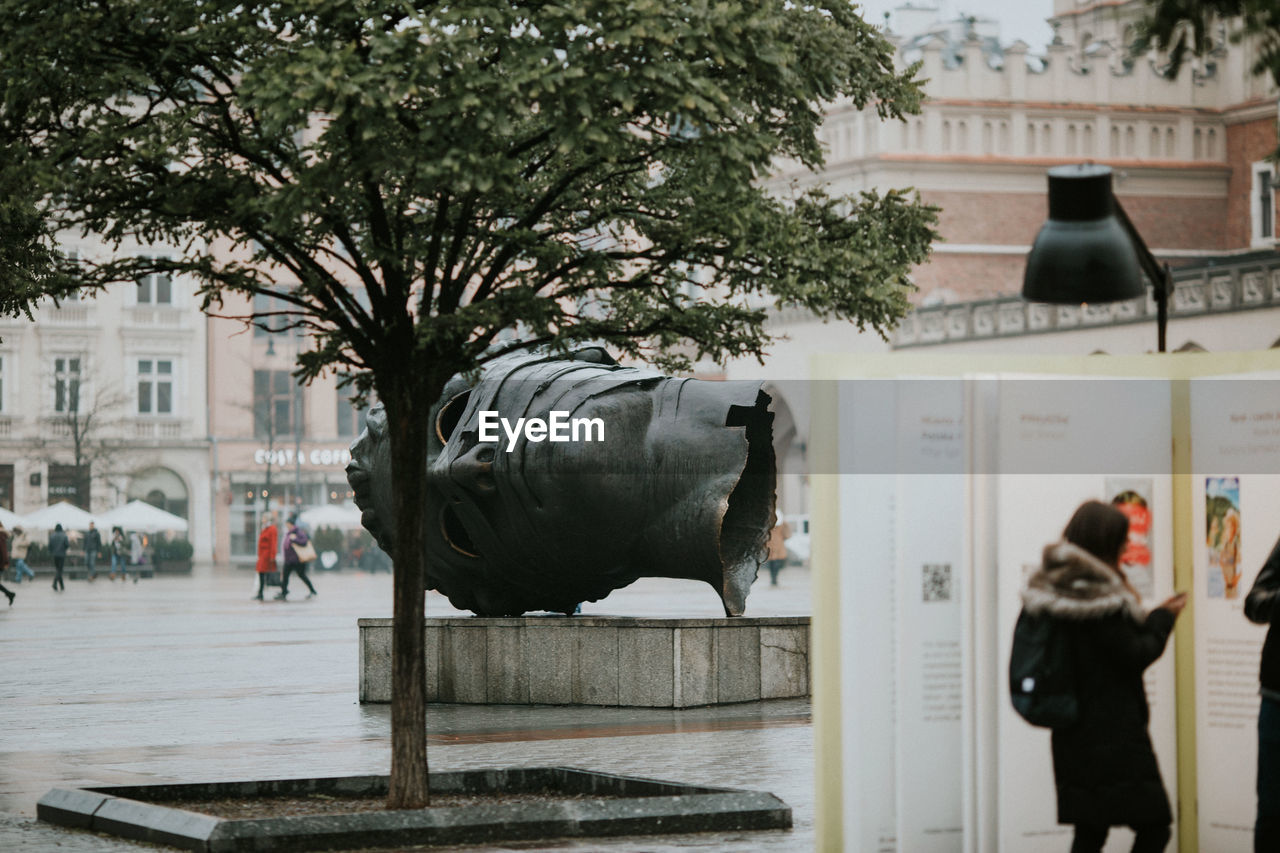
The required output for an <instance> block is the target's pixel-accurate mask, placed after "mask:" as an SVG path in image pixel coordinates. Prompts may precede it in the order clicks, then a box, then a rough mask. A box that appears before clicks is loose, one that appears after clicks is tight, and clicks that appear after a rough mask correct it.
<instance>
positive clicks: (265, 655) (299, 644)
mask: <svg viewBox="0 0 1280 853" xmlns="http://www.w3.org/2000/svg"><path fill="white" fill-rule="evenodd" d="M317 575H318V577H316V579H315V580H316V586H317V589H318V590H319V593H320V594H319V595H318V596H317V597H316V598H313V599H310V600H306V599H301V600H299V601H287V602H269V603H268V602H263V603H259V602H256V601H250V600H249V598H250V596H251V595H252V594H253V591H254V583H255V579H254V578H253V577H252V573H251V572H245V571H237V570H234V569H231V568H229V567H216V568H205V569H197V571H196V572H195V573H194V574H193V575H192V576H190V577H181V578H158V579H154V580H149V581H143V582H142V583H139V584H137V585H134V584H128V585H125V584H104V583H102V582H101V580H99V582H97V583H95V584H93V585H90V584H87V583H84V582H76V581H71V582H68V584H67V591H66V592H64V593H54V592H53V591H52V590H51V589H50V588H49V587H48V585H47V584H45V583H37V584H31V583H27V584H22V585H20V586H18V587H16V590H17V592H18V598H17V600H16V601H15V603H14V606H13V607H12V608H5V609H4V610H3V611H0V659H3V660H4V661H5V662H6V663H5V671H6V673H7V674H8V677H7V678H5V679H3V683H2V684H0V849H5V850H7V849H32V850H40V849H46V848H47V847H53V846H55V845H56V846H57V847H58V849H59V850H62V851H70V853H74V852H75V851H78V850H86V851H89V850H94V851H116V850H142V849H155V848H153V847H144V846H141V845H133V844H129V843H127V842H119V841H115V840H113V839H106V838H102V837H99V836H95V835H91V834H88V833H78V832H74V831H69V830H61V829H54V828H51V827H46V826H43V825H38V824H36V823H35V822H34V821H33V820H32V819H31V818H32V817H33V816H34V814H35V803H36V800H38V799H39V797H40V796H42V795H43V794H44V793H45V792H46V791H47V790H49V789H50V788H52V787H55V786H58V785H64V786H65V785H93V784H99V785H101V784H127V783H147V782H164V781H178V780H183V781H226V780H234V779H241V778H264V777H271V776H275V777H287V776H310V775H314V776H336V775H349V774H361V773H385V772H386V770H387V767H388V766H389V762H390V755H389V744H388V735H389V731H390V723H389V714H388V711H387V708H386V706H361V705H360V704H359V703H358V702H357V700H356V691H357V669H356V667H357V663H358V651H357V646H356V636H357V634H356V619H357V618H359V617H377V616H389V615H390V611H391V579H390V577H389V576H388V575H385V574H380V575H369V574H363V573H348V572H338V573H317ZM719 608H720V605H719V600H718V598H717V597H716V595H715V593H714V592H713V591H712V590H711V589H710V588H709V587H706V586H705V585H703V584H700V583H696V582H685V581H670V580H660V579H646V580H644V581H641V582H638V583H637V584H634V585H632V586H631V587H628V588H626V589H623V590H618V591H616V592H615V593H613V594H612V595H611V596H610V597H609V598H608V599H606V600H605V601H603V602H596V603H591V604H587V605H586V606H584V608H583V611H584V613H588V614H607V613H621V614H626V615H633V616H686V617H690V616H717V615H721V613H720V609H719ZM427 610H428V614H429V615H433V616H438V615H450V614H451V613H455V612H456V611H453V609H452V608H451V607H449V605H448V602H447V601H445V600H444V599H443V598H440V597H439V596H436V595H434V594H433V595H431V596H430V597H429V600H428V605H427ZM809 610H810V601H809V584H808V573H807V572H806V571H803V570H799V569H788V570H786V571H784V573H783V575H782V578H781V585H780V586H779V587H770V586H769V585H768V580H767V578H766V579H765V580H764V581H763V582H760V581H757V583H756V586H755V588H754V589H753V591H752V597H751V598H750V599H749V602H748V611H747V613H748V615H801V614H806V613H808V612H809ZM428 728H429V730H430V736H429V744H430V750H431V752H430V760H431V762H432V769H433V770H444V769H465V768H474V767H490V766H503V765H508V766H509V765H526V766H530V765H538V764H558V765H571V766H584V767H590V768H591V769H596V770H604V771H608V772H617V773H628V774H634V775H646V776H657V777H666V778H672V779H676V780H679V781H684V782H690V783H701V784H714V785H729V786H735V787H750V788H763V789H766V790H770V791H772V792H773V793H775V794H777V795H778V796H780V797H782V798H783V799H784V800H785V801H786V802H788V803H789V804H790V805H791V806H792V807H793V812H794V817H795V821H796V828H795V829H794V830H791V831H789V832H769V833H758V834H756V833H753V834H751V835H749V836H733V835H730V834H710V835H705V834H704V835H696V836H682V837H674V836H673V837H666V838H661V839H646V840H645V841H644V842H643V843H642V846H643V849H645V850H666V849H673V850H674V849H689V848H690V847H692V848H696V849H708V850H711V849H744V848H748V847H749V848H751V849H768V850H792V849H811V848H812V846H813V827H812V820H813V814H812V810H813V799H814V797H813V781H812V780H813V763H814V762H813V755H812V732H811V728H810V725H809V706H808V703H807V702H805V701H801V700H784V701H775V702H766V703H748V704H744V705H735V706H725V707H720V708H695V709H686V710H681V711H672V710H664V709H618V708H556V707H545V706H542V707H525V706H519V707H516V706H465V705H433V706H431V708H430V709H429V712H428ZM636 844H637V841H636V840H635V839H631V840H630V842H628V840H627V839H617V840H609V841H601V840H595V841H593V842H591V843H586V842H580V843H578V842H557V843H555V844H550V845H534V846H533V847H530V846H529V845H527V844H521V845H519V849H619V850H627V849H636ZM18 845H21V848H19V846H18ZM469 849H476V848H469ZM493 849H514V848H493Z"/></svg>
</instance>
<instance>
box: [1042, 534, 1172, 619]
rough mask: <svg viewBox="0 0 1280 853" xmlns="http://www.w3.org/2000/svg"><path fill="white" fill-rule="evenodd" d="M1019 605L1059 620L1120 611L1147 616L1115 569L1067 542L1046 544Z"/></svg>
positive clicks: (1098, 617)
mask: <svg viewBox="0 0 1280 853" xmlns="http://www.w3.org/2000/svg"><path fill="white" fill-rule="evenodd" d="M1022 605H1023V607H1024V608H1026V610H1027V612H1028V613H1030V614H1033V615H1039V614H1042V613H1047V614H1048V615H1050V616H1055V617H1057V618H1060V619H1077V620H1084V619H1101V618H1103V617H1105V616H1110V615H1112V614H1113V613H1118V612H1120V611H1122V610H1127V611H1128V612H1129V613H1130V615H1132V616H1133V618H1134V619H1135V620H1137V621H1138V622H1141V621H1142V620H1143V619H1145V618H1146V616H1147V613H1146V610H1144V609H1143V607H1142V604H1141V603H1140V602H1139V601H1138V599H1137V598H1136V597H1135V596H1134V594H1133V593H1132V592H1131V591H1130V590H1129V588H1128V587H1127V586H1125V583H1124V581H1123V580H1121V578H1120V576H1119V575H1118V574H1116V572H1115V570H1114V569H1112V568H1111V567H1110V566H1108V565H1107V564H1106V563H1104V562H1102V561H1101V560H1099V559H1098V558H1097V557H1095V556H1093V555H1092V554H1090V553H1089V552H1088V551H1086V550H1084V549H1083V548H1081V547H1079V546H1077V545H1073V544H1071V543H1070V542H1055V543H1054V544H1052V545H1048V546H1046V547H1045V549H1044V562H1043V563H1042V564H1041V566H1040V569H1039V570H1038V571H1037V572H1036V573H1035V574H1033V575H1032V576H1031V578H1030V579H1029V580H1028V581H1027V588H1026V589H1025V590H1023V591H1022Z"/></svg>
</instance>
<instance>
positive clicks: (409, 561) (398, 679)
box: [379, 380, 434, 809]
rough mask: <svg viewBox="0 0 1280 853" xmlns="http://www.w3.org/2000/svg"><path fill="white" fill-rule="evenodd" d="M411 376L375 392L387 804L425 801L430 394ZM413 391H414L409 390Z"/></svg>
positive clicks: (394, 806)
mask: <svg viewBox="0 0 1280 853" xmlns="http://www.w3.org/2000/svg"><path fill="white" fill-rule="evenodd" d="M412 384H413V383H412V380H408V381H405V380H402V381H400V382H396V383H395V387H394V389H393V390H392V392H391V394H390V395H386V396H384V395H382V394H381V390H382V389H379V396H380V397H381V399H382V401H383V405H384V406H385V407H386V412H387V435H388V439H389V441H390V449H391V470H392V471H393V472H394V473H393V475H392V477H391V493H392V496H393V498H394V504H395V527H396V534H395V545H394V549H393V550H394V553H393V554H392V559H393V560H394V563H395V578H394V596H393V597H394V607H393V610H392V616H393V623H394V624H393V627H392V639H391V786H390V792H389V794H388V797H387V808H390V809H416V808H422V807H423V806H426V805H427V803H428V798H429V792H428V785H427V689H426V688H427V685H426V661H425V659H424V658H425V643H424V640H423V625H422V621H423V617H424V614H425V601H424V599H425V597H426V566H425V558H426V557H425V555H426V546H425V540H424V537H423V526H424V525H425V524H427V523H428V521H427V519H426V517H425V516H426V510H427V479H426V459H427V436H426V430H427V429H430V424H429V423H428V419H429V414H430V409H431V401H432V400H434V397H433V396H429V395H427V394H424V393H422V392H423V389H421V388H418V389H414V388H411V387H409V386H411V385H412ZM415 392H416V393H415Z"/></svg>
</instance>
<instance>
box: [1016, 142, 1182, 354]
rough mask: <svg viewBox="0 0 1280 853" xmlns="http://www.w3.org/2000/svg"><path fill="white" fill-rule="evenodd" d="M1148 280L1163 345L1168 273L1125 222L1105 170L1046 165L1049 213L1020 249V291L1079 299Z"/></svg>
mask: <svg viewBox="0 0 1280 853" xmlns="http://www.w3.org/2000/svg"><path fill="white" fill-rule="evenodd" d="M1143 275H1146V277H1147V278H1149V279H1151V282H1152V284H1153V285H1154V287H1155V300H1156V323H1157V340H1158V347H1157V349H1158V350H1159V352H1165V330H1166V327H1167V326H1168V323H1169V296H1170V294H1172V293H1173V273H1172V272H1170V270H1169V265H1168V264H1161V263H1160V262H1159V261H1157V260H1156V259H1155V256H1153V255H1152V254H1151V250H1150V249H1148V248H1147V244H1146V243H1144V242H1143V241H1142V237H1141V236H1139V234H1138V231H1137V229H1136V228H1134V227H1133V223H1132V222H1131V221H1129V217H1128V215H1127V214H1126V213H1125V212H1124V208H1123V207H1121V206H1120V200H1119V199H1117V198H1116V196H1115V193H1114V192H1112V189H1111V169H1110V167H1108V166H1099V165H1096V164H1093V163H1081V164H1078V165H1071V166H1056V167H1054V168H1052V169H1050V170H1049V219H1048V220H1047V221H1046V222H1045V223H1044V225H1043V226H1042V227H1041V228H1040V233H1039V234H1037V235H1036V240H1035V243H1034V244H1033V245H1032V246H1031V252H1030V254H1028V255H1027V270H1026V275H1025V277H1024V278H1023V282H1022V298H1023V299H1026V300H1027V301H1029V302H1050V303H1053V304H1057V305H1082V304H1087V303H1089V302H1121V301H1124V300H1127V299H1136V298H1138V297H1141V296H1145V295H1146V287H1145V285H1144V284H1143V280H1142V277H1143Z"/></svg>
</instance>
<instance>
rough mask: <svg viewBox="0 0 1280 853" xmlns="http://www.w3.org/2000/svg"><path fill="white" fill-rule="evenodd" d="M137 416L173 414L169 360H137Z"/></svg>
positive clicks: (171, 366) (171, 370) (170, 361)
mask: <svg viewBox="0 0 1280 853" xmlns="http://www.w3.org/2000/svg"><path fill="white" fill-rule="evenodd" d="M138 414H140V415H172V414H173V361H172V360H171V359H151V358H140V359H138Z"/></svg>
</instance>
